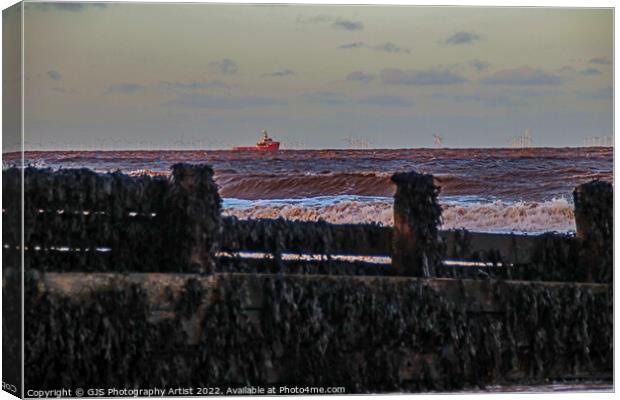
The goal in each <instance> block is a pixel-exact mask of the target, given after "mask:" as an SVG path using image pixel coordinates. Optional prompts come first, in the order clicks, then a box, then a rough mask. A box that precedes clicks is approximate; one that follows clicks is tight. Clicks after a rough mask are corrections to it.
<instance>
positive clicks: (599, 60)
mask: <svg viewBox="0 0 620 400" xmlns="http://www.w3.org/2000/svg"><path fill="white" fill-rule="evenodd" d="M589 63H590V64H598V65H609V64H611V61H609V59H608V58H607V57H594V58H591V59H590V61H589Z"/></svg>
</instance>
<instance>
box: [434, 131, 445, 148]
mask: <svg viewBox="0 0 620 400" xmlns="http://www.w3.org/2000/svg"><path fill="white" fill-rule="evenodd" d="M433 137H434V138H435V147H438V148H442V147H443V138H442V137H441V136H439V135H438V134H434V135H433Z"/></svg>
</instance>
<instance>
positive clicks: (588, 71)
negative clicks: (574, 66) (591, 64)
mask: <svg viewBox="0 0 620 400" xmlns="http://www.w3.org/2000/svg"><path fill="white" fill-rule="evenodd" d="M579 73H580V74H581V75H584V76H594V75H600V74H601V71H599V70H598V69H596V68H586V69H583V70H581V71H579Z"/></svg>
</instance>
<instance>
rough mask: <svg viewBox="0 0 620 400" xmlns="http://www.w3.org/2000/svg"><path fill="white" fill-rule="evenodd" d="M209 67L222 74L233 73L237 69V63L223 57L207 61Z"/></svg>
mask: <svg viewBox="0 0 620 400" xmlns="http://www.w3.org/2000/svg"><path fill="white" fill-rule="evenodd" d="M209 69H210V70H211V71H212V72H215V73H218V74H222V75H233V74H236V73H237V72H238V70H239V68H238V66H237V63H236V62H235V61H233V60H231V59H230V58H224V59H223V60H221V61H213V62H210V63H209Z"/></svg>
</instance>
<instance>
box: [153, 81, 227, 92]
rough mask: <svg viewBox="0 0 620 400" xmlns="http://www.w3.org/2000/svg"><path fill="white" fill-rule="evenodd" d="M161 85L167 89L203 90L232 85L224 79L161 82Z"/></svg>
mask: <svg viewBox="0 0 620 400" xmlns="http://www.w3.org/2000/svg"><path fill="white" fill-rule="evenodd" d="M159 85H160V87H162V88H163V89H166V90H203V89H229V88H230V86H229V85H227V84H226V83H224V82H222V81H209V82H198V81H189V82H169V81H162V82H160V84H159Z"/></svg>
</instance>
